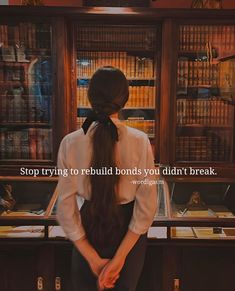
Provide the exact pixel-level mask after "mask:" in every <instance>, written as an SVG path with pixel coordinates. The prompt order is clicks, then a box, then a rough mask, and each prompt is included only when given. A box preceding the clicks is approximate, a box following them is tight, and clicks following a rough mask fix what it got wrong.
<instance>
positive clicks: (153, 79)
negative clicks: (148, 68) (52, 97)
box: [77, 76, 156, 87]
mask: <svg viewBox="0 0 235 291" xmlns="http://www.w3.org/2000/svg"><path fill="white" fill-rule="evenodd" d="M80 79H82V80H90V79H91V76H90V77H87V76H78V77H77V80H80ZM155 79H156V78H142V77H133V78H131V77H127V80H128V81H155ZM81 87H82V86H81Z"/></svg>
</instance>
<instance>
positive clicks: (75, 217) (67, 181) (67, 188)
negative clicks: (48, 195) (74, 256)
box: [56, 138, 85, 241]
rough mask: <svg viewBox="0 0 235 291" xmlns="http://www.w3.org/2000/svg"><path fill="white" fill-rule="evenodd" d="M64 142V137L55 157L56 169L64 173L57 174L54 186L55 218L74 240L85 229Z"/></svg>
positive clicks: (83, 234)
mask: <svg viewBox="0 0 235 291" xmlns="http://www.w3.org/2000/svg"><path fill="white" fill-rule="evenodd" d="M66 144H67V140H66V138H64V139H63V140H62V141H61V144H60V148H59V152H58V158H57V167H58V169H62V171H64V173H65V174H66V175H60V176H59V181H58V184H57V188H56V189H57V191H58V205H57V220H58V222H59V224H60V226H61V227H62V228H63V230H64V232H65V234H66V236H67V237H68V238H69V239H70V240H71V241H76V240H79V239H80V238H82V237H84V236H85V230H84V228H83V225H82V221H81V215H80V211H79V209H78V205H77V199H76V196H77V186H76V176H73V175H71V174H70V168H71V167H70V166H69V160H68V157H67V153H68V150H67V149H66Z"/></svg>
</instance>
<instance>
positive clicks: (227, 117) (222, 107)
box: [177, 99, 234, 126]
mask: <svg viewBox="0 0 235 291" xmlns="http://www.w3.org/2000/svg"><path fill="white" fill-rule="evenodd" d="M233 120H234V104H231V102H229V101H227V100H220V99H216V100H194V99H178V100H177V124H178V125H183V124H203V125H215V126H216V125H224V126H232V125H233Z"/></svg>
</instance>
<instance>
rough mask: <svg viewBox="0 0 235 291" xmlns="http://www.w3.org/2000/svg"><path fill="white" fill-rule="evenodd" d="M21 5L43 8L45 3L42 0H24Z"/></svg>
mask: <svg viewBox="0 0 235 291" xmlns="http://www.w3.org/2000/svg"><path fill="white" fill-rule="evenodd" d="M21 5H26V6H42V5H44V4H43V1H42V0H22V1H21Z"/></svg>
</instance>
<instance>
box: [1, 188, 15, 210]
mask: <svg viewBox="0 0 235 291" xmlns="http://www.w3.org/2000/svg"><path fill="white" fill-rule="evenodd" d="M15 203H16V201H15V199H14V198H13V196H12V186H11V185H9V184H6V185H0V213H1V211H2V210H5V211H7V210H12V209H13V207H14V206H15ZM2 208H3V209H2Z"/></svg>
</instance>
